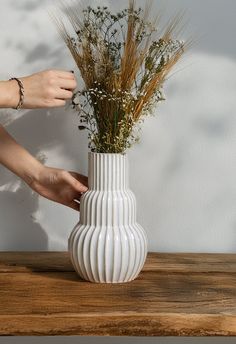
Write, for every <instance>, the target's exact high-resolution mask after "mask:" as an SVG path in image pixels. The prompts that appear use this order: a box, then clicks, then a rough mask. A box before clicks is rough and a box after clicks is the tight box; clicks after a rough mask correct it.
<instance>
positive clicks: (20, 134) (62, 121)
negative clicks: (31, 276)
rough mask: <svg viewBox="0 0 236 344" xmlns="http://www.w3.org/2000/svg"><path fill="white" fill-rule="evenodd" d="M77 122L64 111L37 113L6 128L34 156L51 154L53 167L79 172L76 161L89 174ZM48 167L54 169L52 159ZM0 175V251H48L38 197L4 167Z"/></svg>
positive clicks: (83, 143) (82, 170)
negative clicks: (39, 220) (40, 221)
mask: <svg viewBox="0 0 236 344" xmlns="http://www.w3.org/2000/svg"><path fill="white" fill-rule="evenodd" d="M12 116H14V114H12ZM68 116H71V121H70V120H68ZM77 122H78V121H77V118H76V114H74V113H71V112H70V111H65V109H54V110H51V111H46V110H34V111H29V112H27V113H26V114H24V115H23V116H22V117H20V118H18V119H15V120H14V121H13V122H11V123H10V124H9V125H8V126H7V128H6V129H7V130H8V132H9V133H10V134H11V135H12V136H13V137H14V138H15V139H16V140H17V141H18V142H19V143H20V144H21V145H23V146H24V147H25V148H26V149H28V150H29V151H30V153H31V154H32V155H34V156H40V154H41V155H42V154H44V152H45V154H46V156H47V155H48V153H49V156H50V155H51V159H52V160H53V167H58V168H64V169H68V170H75V169H76V170H78V168H77V166H73V165H75V162H76V165H78V166H79V169H80V172H81V173H86V172H85V170H86V166H85V164H86V163H87V150H86V148H85V147H86V140H84V136H83V135H81V134H78V129H77V125H76V124H77ZM73 133H74V134H75V135H73ZM73 141H76V143H75V142H73ZM78 148H79V149H78ZM79 152H80V153H79ZM60 157H61V158H60ZM12 158H13V159H14V157H12ZM40 160H41V159H40ZM47 165H50V166H52V164H51V163H50V158H49V161H48V162H47ZM55 165H56V166H55ZM0 175H1V179H0V190H1V192H0V219H1V228H0V237H1V240H0V250H32V251H34V250H41V251H43V250H48V236H47V233H46V231H45V229H44V228H42V226H41V225H40V223H38V221H37V216H35V215H36V213H37V212H39V214H38V213H37V215H39V216H40V211H41V210H40V209H39V196H38V195H37V194H36V193H34V192H32V190H31V189H30V188H29V187H28V186H27V185H26V184H25V183H24V182H22V181H20V180H19V179H18V178H17V177H16V176H15V175H13V174H12V173H11V172H9V171H7V170H6V169H5V168H3V167H0Z"/></svg>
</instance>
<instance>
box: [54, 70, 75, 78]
mask: <svg viewBox="0 0 236 344" xmlns="http://www.w3.org/2000/svg"><path fill="white" fill-rule="evenodd" d="M54 72H55V73H56V75H57V76H58V77H59V78H64V79H72V80H73V79H75V76H74V73H73V72H67V71H64V70H54Z"/></svg>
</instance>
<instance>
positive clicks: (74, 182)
mask: <svg viewBox="0 0 236 344" xmlns="http://www.w3.org/2000/svg"><path fill="white" fill-rule="evenodd" d="M64 178H65V180H66V181H67V182H68V183H69V184H70V185H71V186H72V187H73V188H74V189H75V190H76V191H77V192H80V193H81V192H86V191H87V190H88V188H87V187H86V186H85V185H83V184H82V183H81V182H80V181H79V180H77V179H76V178H74V177H73V176H72V175H71V174H70V173H67V174H65V177H64Z"/></svg>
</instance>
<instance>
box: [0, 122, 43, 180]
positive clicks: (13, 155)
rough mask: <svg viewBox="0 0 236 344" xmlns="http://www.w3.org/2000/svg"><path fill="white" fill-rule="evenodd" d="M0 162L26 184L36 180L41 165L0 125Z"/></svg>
mask: <svg viewBox="0 0 236 344" xmlns="http://www.w3.org/2000/svg"><path fill="white" fill-rule="evenodd" d="M0 163H1V164H2V165H4V166H5V167H6V168H8V169H9V170H10V171H12V172H13V173H14V174H16V175H17V176H19V177H20V178H21V179H23V180H24V181H25V182H26V183H27V184H30V183H31V182H32V181H33V180H37V178H38V175H39V173H40V171H41V170H42V168H43V165H42V164H41V163H40V162H39V161H38V160H37V159H35V158H34V157H33V156H32V155H31V154H30V153H29V152H28V151H27V150H26V149H24V148H23V147H22V146H20V145H19V144H18V143H17V142H16V141H15V140H14V139H13V138H12V137H11V136H10V135H9V134H8V132H7V131H6V130H5V129H4V128H3V127H2V126H1V125H0Z"/></svg>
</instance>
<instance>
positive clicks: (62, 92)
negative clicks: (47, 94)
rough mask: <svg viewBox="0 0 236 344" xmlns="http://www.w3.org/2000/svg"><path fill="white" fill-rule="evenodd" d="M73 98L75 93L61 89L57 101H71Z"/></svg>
mask: <svg viewBox="0 0 236 344" xmlns="http://www.w3.org/2000/svg"><path fill="white" fill-rule="evenodd" d="M72 96H73V93H72V92H71V91H68V90H63V89H61V88H60V89H59V90H58V91H57V95H56V99H62V100H63V99H71V98H72Z"/></svg>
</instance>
